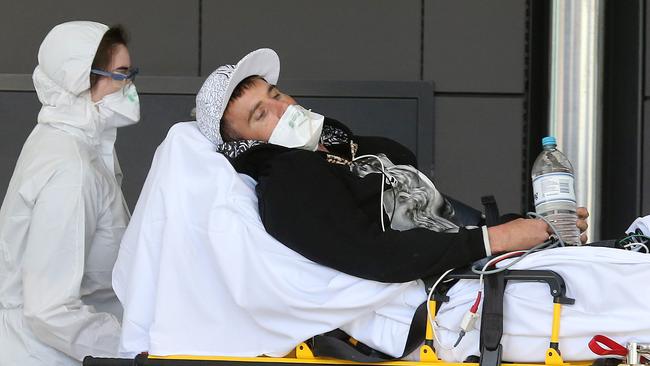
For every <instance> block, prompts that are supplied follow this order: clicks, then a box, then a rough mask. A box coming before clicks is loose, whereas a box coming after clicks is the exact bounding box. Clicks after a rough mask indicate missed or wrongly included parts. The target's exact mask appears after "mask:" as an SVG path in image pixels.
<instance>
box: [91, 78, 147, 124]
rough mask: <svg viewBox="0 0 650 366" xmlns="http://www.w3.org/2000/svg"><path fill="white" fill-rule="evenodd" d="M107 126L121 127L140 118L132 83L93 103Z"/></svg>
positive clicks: (136, 92)
mask: <svg viewBox="0 0 650 366" xmlns="http://www.w3.org/2000/svg"><path fill="white" fill-rule="evenodd" d="M95 105H96V106H97V110H98V112H99V115H100V116H101V118H102V119H103V120H104V121H105V123H106V125H107V127H123V126H129V125H132V124H134V123H137V122H138V121H139V120H140V99H139V98H138V91H137V90H136V89H135V85H133V83H131V84H129V85H127V86H125V87H124V88H123V89H120V90H118V91H116V92H115V93H111V94H109V95H107V96H105V97H104V98H102V99H101V100H100V101H99V102H97V103H96V104H95Z"/></svg>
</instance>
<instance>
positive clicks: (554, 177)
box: [533, 173, 576, 206]
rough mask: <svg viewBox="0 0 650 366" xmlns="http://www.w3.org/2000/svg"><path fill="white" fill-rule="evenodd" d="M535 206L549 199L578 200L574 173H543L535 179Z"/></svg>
mask: <svg viewBox="0 0 650 366" xmlns="http://www.w3.org/2000/svg"><path fill="white" fill-rule="evenodd" d="M533 193H534V194H535V206H537V205H541V204H542V203H546V202H548V201H571V202H573V203H575V202H576V192H575V189H574V187H573V175H572V174H569V173H548V174H542V175H540V176H539V177H537V178H535V179H533Z"/></svg>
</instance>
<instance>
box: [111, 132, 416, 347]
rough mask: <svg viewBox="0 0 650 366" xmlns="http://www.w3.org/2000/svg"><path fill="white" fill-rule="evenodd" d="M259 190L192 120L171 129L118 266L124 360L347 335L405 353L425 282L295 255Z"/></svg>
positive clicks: (115, 281) (115, 279)
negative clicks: (269, 218) (355, 273)
mask: <svg viewBox="0 0 650 366" xmlns="http://www.w3.org/2000/svg"><path fill="white" fill-rule="evenodd" d="M254 185H255V182H253V181H252V180H251V179H250V178H249V177H246V176H240V175H238V174H237V173H236V172H235V170H234V169H233V168H232V166H231V165H230V164H229V163H228V161H227V160H226V159H225V158H224V157H223V156H222V155H220V154H218V153H216V152H215V146H214V145H213V144H212V143H210V142H209V141H208V140H207V139H206V138H205V137H203V135H201V133H200V132H199V130H198V129H197V127H196V123H195V122H188V123H179V124H176V125H175V126H173V127H172V128H171V129H170V131H169V133H168V135H167V137H166V139H165V141H163V143H162V144H161V145H160V147H159V148H158V150H157V151H156V154H155V156H154V160H153V164H152V167H151V170H150V172H149V175H148V176H147V180H146V182H145V185H144V188H143V190H142V193H141V195H140V198H139V200H138V204H137V206H136V208H135V212H134V215H133V217H132V219H131V223H130V224H129V227H128V229H127V231H126V233H125V235H124V238H123V240H122V244H121V248H120V253H119V257H118V260H117V263H116V264H115V268H114V271H113V287H114V289H115V292H116V293H117V296H118V297H119V299H120V301H121V302H122V304H123V306H124V320H123V331H122V340H121V345H120V351H121V354H122V355H123V356H129V357H132V356H134V355H135V354H137V353H139V352H142V351H149V352H150V353H151V354H156V355H170V354H192V355H224V356H228V355H233V356H256V355H261V354H270V355H283V354H286V353H288V352H289V351H291V349H292V348H293V347H295V346H296V345H298V344H299V343H300V342H301V341H303V340H305V339H308V338H310V337H312V336H313V335H316V334H319V333H322V332H325V331H329V330H332V329H335V328H342V329H344V330H346V331H347V332H348V333H349V334H351V335H352V336H354V337H355V338H357V339H359V340H360V341H362V342H364V343H366V344H368V345H370V346H372V347H374V348H377V349H380V350H382V351H384V352H386V353H389V354H392V355H395V356H399V355H401V353H402V352H403V349H404V345H405V342H406V337H407V334H408V329H409V326H410V322H411V318H412V316H413V313H414V312H415V309H416V307H417V306H418V305H419V304H421V303H422V302H423V301H424V300H425V298H426V294H425V292H424V287H423V284H422V283H421V282H409V283H404V284H383V283H378V282H373V281H366V280H361V279H359V278H355V277H352V276H348V275H345V274H342V273H340V272H338V271H335V270H332V269H329V268H327V267H324V266H321V265H318V264H315V263H313V262H311V261H309V260H307V259H305V258H304V257H302V256H300V255H298V254H297V253H295V252H293V251H291V250H289V249H288V248H286V247H285V246H284V245H282V244H280V243H279V242H277V241H276V240H274V239H273V238H272V237H271V236H269V235H268V234H267V233H266V232H265V230H264V227H263V225H262V223H261V221H260V218H259V214H258V209H257V198H256V196H255V191H254Z"/></svg>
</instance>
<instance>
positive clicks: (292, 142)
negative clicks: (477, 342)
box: [269, 104, 325, 151]
mask: <svg viewBox="0 0 650 366" xmlns="http://www.w3.org/2000/svg"><path fill="white" fill-rule="evenodd" d="M324 121H325V117H324V116H322V115H320V114H318V113H314V112H312V111H310V110H307V109H305V108H303V107H301V106H299V105H297V104H293V105H290V106H289V107H287V110H286V111H284V114H283V115H282V117H281V118H280V121H278V124H277V126H275V129H273V133H271V137H270V138H269V142H270V143H272V144H275V145H280V146H284V147H290V148H297V149H303V150H309V151H316V149H317V148H318V141H319V140H320V134H321V131H322V130H323V122H324Z"/></svg>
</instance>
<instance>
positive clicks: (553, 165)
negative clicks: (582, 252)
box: [531, 136, 580, 245]
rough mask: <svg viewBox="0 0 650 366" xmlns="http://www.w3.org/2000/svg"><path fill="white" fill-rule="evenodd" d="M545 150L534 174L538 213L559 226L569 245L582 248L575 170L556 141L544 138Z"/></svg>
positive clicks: (536, 163)
mask: <svg viewBox="0 0 650 366" xmlns="http://www.w3.org/2000/svg"><path fill="white" fill-rule="evenodd" d="M542 147H543V148H544V150H542V152H541V153H540V154H539V156H538V157H537V159H535V164H533V171H532V174H531V175H532V178H533V193H534V194H535V211H536V212H537V214H538V215H541V216H544V217H545V218H546V219H547V220H548V221H549V222H551V223H552V224H553V226H555V229H556V230H557V231H558V232H557V234H558V235H559V236H560V237H561V238H562V240H563V241H564V243H565V244H567V245H580V230H579V229H578V227H577V226H576V221H577V219H578V216H577V215H576V194H575V186H574V180H573V166H571V162H569V159H567V157H566V156H565V155H564V154H563V153H562V152H561V151H560V150H558V149H557V142H556V141H555V137H552V136H549V137H544V138H543V139H542Z"/></svg>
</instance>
